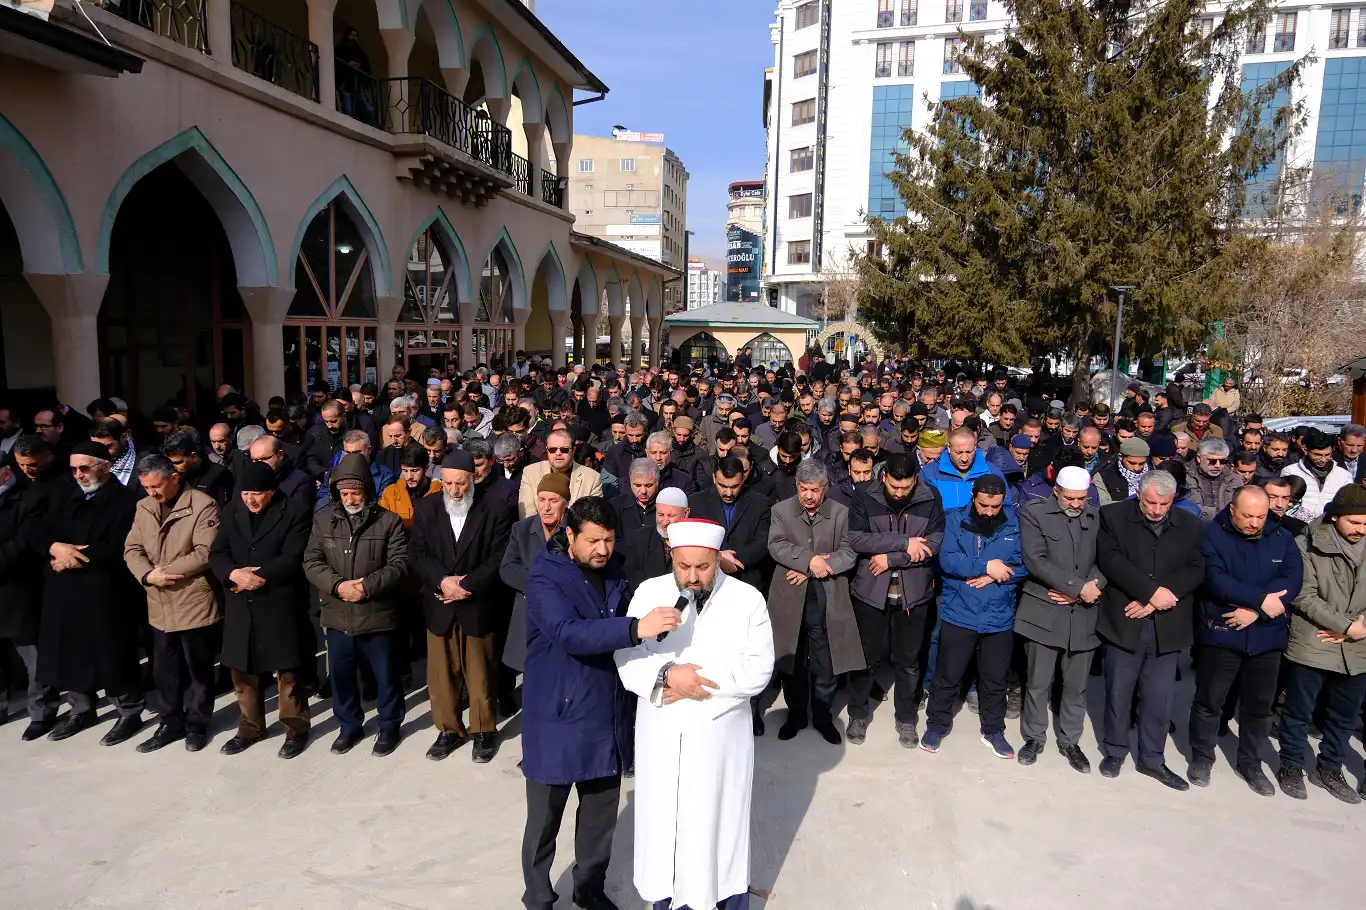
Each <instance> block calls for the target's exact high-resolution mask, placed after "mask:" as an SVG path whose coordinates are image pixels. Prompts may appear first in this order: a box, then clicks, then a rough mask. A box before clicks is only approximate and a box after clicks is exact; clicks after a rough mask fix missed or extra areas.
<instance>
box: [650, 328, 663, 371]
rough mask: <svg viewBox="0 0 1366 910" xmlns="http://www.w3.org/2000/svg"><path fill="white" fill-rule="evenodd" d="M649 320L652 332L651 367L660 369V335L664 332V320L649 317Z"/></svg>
mask: <svg viewBox="0 0 1366 910" xmlns="http://www.w3.org/2000/svg"><path fill="white" fill-rule="evenodd" d="M647 321H648V323H649V329H648V331H649V333H650V369H652V370H657V369H659V336H660V335H661V334H662V333H661V331H660V330H661V329H662V328H663V327H664V321H663V320H661V319H648V320H647Z"/></svg>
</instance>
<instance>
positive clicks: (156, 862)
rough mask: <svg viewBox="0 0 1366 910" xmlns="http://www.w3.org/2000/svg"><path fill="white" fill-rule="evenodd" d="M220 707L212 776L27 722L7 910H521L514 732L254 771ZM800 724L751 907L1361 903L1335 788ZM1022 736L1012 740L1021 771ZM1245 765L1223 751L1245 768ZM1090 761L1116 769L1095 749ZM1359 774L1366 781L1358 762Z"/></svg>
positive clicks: (773, 779)
mask: <svg viewBox="0 0 1366 910" xmlns="http://www.w3.org/2000/svg"><path fill="white" fill-rule="evenodd" d="M1186 679H1187V680H1188V682H1187V683H1186V684H1185V687H1184V688H1183V689H1182V691H1181V693H1180V694H1179V696H1178V701H1177V704H1178V706H1179V709H1178V714H1179V719H1178V726H1180V725H1182V724H1184V721H1185V706H1186V705H1188V704H1189V701H1190V691H1189V687H1190V683H1189V680H1190V674H1189V673H1187V674H1186ZM1092 683H1093V685H1092V692H1091V696H1092V717H1093V718H1095V717H1097V716H1098V715H1097V713H1096V709H1097V708H1098V704H1097V701H1098V696H1099V694H1100V693H1099V685H1098V684H1099V680H1092ZM218 707H219V712H218V714H217V715H216V716H215V732H214V737H213V741H212V743H211V744H210V746H209V748H208V749H206V750H205V751H204V752H202V753H199V754H193V755H192V754H189V753H187V752H185V751H184V749H183V748H182V747H181V746H180V745H179V744H176V745H174V746H172V747H170V748H167V749H165V750H163V751H161V752H158V753H154V754H151V755H139V754H137V753H136V752H135V751H134V746H135V745H136V743H138V742H141V741H142V739H144V738H145V737H146V736H147V735H150V733H151V730H152V729H153V728H152V727H151V726H150V725H149V726H148V728H147V729H146V731H145V732H144V733H142V734H139V736H138V737H136V738H135V739H134V740H133V741H132V742H129V743H126V744H124V745H122V746H119V747H116V748H112V749H106V748H102V747H101V746H100V745H99V744H98V740H99V738H100V737H101V736H102V735H103V734H104V733H105V732H106V731H107V730H108V729H109V726H110V723H111V722H112V711H110V710H109V709H104V710H103V711H102V718H103V720H102V722H101V724H100V726H98V727H96V728H94V729H92V730H88V731H86V732H83V733H81V734H79V735H78V736H77V737H75V738H73V739H71V740H67V741H66V742H61V743H53V742H48V741H47V740H40V741H37V742H34V743H24V742H21V741H20V739H19V734H20V732H21V730H22V728H23V724H24V721H23V718H22V717H13V718H12V719H11V721H10V723H9V724H7V725H6V726H4V727H3V728H0V812H2V813H3V837H2V838H0V842H3V843H4V846H5V850H4V853H5V855H6V857H7V862H6V863H4V864H3V866H0V895H3V896H2V897H0V906H3V907H4V908H6V910H30V908H32V910H49V908H66V907H70V908H96V907H98V908H125V907H126V908H133V907H138V908H160V907H164V908H177V910H181V908H250V907H269V908H320V910H322V908H329V910H330V908H433V910H448V908H451V907H476V908H499V910H501V908H517V907H520V906H521V904H520V895H521V887H522V886H521V873H520V865H519V845H520V839H521V831H522V823H523V819H524V814H523V790H522V776H521V773H520V772H519V771H518V768H517V761H518V757H519V749H520V740H519V737H518V735H517V731H518V727H519V721H518V719H517V718H514V719H512V720H511V721H509V722H508V724H507V726H506V732H505V740H504V743H503V746H502V749H501V751H500V752H499V754H498V756H497V758H495V759H494V761H493V762H492V764H490V765H485V766H476V765H473V764H472V763H471V762H470V759H469V748H468V747H465V748H463V749H461V750H460V751H459V752H457V753H456V754H455V755H453V756H452V757H451V758H450V759H448V760H446V761H444V762H430V761H427V760H426V759H425V758H424V757H423V753H424V752H425V750H426V748H427V746H428V745H429V744H430V742H431V739H432V738H433V733H432V729H431V724H430V718H429V716H428V712H427V703H426V696H425V691H419V692H416V693H414V694H412V695H410V696H409V698H408V707H409V711H408V715H407V722H406V725H405V727H404V733H405V735H406V736H407V737H409V738H407V739H405V741H404V742H403V744H402V745H401V746H400V747H399V749H398V751H397V752H396V753H395V754H394V755H392V756H390V757H389V758H387V759H378V758H374V757H372V756H371V755H370V754H369V751H370V746H371V744H372V741H373V738H370V739H367V740H366V741H364V742H363V743H362V744H361V745H360V746H357V748H356V749H355V750H354V751H353V752H351V754H349V755H344V756H336V755H332V754H330V753H329V752H328V746H329V745H330V743H331V740H332V738H333V736H335V729H336V727H335V723H334V722H333V720H332V717H331V713H330V711H328V710H326V707H327V706H326V702H324V703H322V705H321V706H320V709H319V708H318V707H315V712H316V713H315V721H314V731H315V736H314V741H313V743H312V745H310V747H309V749H308V751H307V752H306V753H304V755H302V756H301V757H300V758H298V759H296V760H294V761H292V762H285V761H281V760H280V759H278V758H276V756H275V750H276V749H277V748H278V747H279V744H280V743H281V742H282V738H281V736H280V734H279V732H278V726H277V727H275V728H273V731H272V732H273V735H272V737H271V738H270V739H269V740H267V741H265V742H263V743H261V744H258V745H257V746H255V747H253V748H252V749H250V750H248V751H247V752H246V753H244V754H242V755H240V756H236V757H233V758H229V757H226V756H223V755H220V754H218V747H219V746H221V745H222V743H223V742H224V741H226V740H227V738H228V737H229V736H230V735H231V730H232V728H233V726H234V724H235V720H236V708H235V707H234V706H233V704H232V700H231V698H230V697H229V698H220V699H219V701H218ZM268 707H273V704H272V705H269V706H268ZM784 713H785V712H784V709H783V708H782V707H781V702H780V703H779V705H778V706H777V707H776V708H774V709H772V710H770V712H769V714H768V727H769V729H768V735H767V736H765V737H764V738H763V739H761V740H759V741H758V769H757V772H756V780H755V800H754V851H753V869H754V873H753V879H754V887H755V889H756V890H761V891H764V892H769V893H771V897H770V898H769V899H768V900H767V901H761V900H755V901H754V906H755V907H756V908H768V910H778V908H803V910H805V908H839V910H857V908H870V910H871V908H877V910H882V908H887V910H891V908H897V910H905V908H927V910H986V908H992V910H1092V908H1102V907H1103V908H1106V910H1126V908H1135V910H1139V908H1142V910H1152V908H1171V910H1185V908H1200V910H1207V908H1208V910H1212V908H1224V907H1227V908H1240V910H1247V908H1280V907H1287V906H1294V907H1306V908H1315V910H1333V908H1348V907H1359V906H1360V902H1361V890H1360V882H1359V879H1358V878H1357V875H1356V873H1357V870H1359V868H1360V866H1359V865H1358V863H1360V862H1361V856H1362V845H1363V842H1364V840H1363V838H1364V835H1366V806H1358V807H1352V806H1346V805H1343V804H1341V803H1339V802H1337V801H1336V800H1334V799H1333V798H1332V797H1330V796H1329V795H1328V794H1327V793H1326V792H1324V791H1322V790H1319V789H1317V788H1313V787H1311V788H1310V794H1309V800H1308V802H1304V803H1300V802H1295V801H1293V800H1290V799H1287V798H1285V797H1284V796H1281V795H1280V794H1279V793H1278V794H1277V795H1276V796H1275V797H1274V798H1272V799H1264V798H1261V797H1258V796H1256V795H1254V794H1253V793H1252V792H1251V791H1250V790H1248V788H1247V787H1246V785H1244V784H1243V783H1242V782H1241V781H1240V780H1238V779H1237V778H1235V777H1234V775H1233V773H1232V770H1231V769H1230V768H1229V766H1228V765H1227V764H1226V763H1225V762H1223V761H1221V762H1220V764H1219V766H1218V767H1217V768H1216V771H1215V777H1214V781H1213V784H1212V785H1211V786H1210V787H1209V788H1208V789H1207V790H1192V791H1191V792H1188V793H1176V792H1172V791H1170V790H1167V789H1166V788H1164V787H1162V786H1161V785H1159V784H1158V783H1157V782H1156V781H1153V780H1150V779H1148V778H1146V777H1141V776H1140V775H1138V774H1137V773H1135V772H1134V770H1133V766H1132V764H1130V765H1128V766H1127V767H1126V768H1125V771H1124V773H1123V774H1122V775H1121V776H1120V777H1119V778H1118V779H1117V780H1105V779H1103V778H1101V777H1100V776H1099V774H1097V773H1095V772H1093V773H1092V774H1090V775H1087V776H1082V775H1079V774H1077V773H1075V772H1073V771H1072V770H1071V769H1070V768H1069V767H1068V766H1067V764H1066V762H1065V760H1064V759H1063V758H1062V756H1060V755H1059V754H1058V753H1057V751H1056V749H1054V748H1053V746H1052V744H1051V743H1050V746H1049V748H1048V750H1047V751H1046V752H1045V753H1044V754H1043V756H1042V757H1041V758H1040V760H1039V762H1038V764H1036V765H1035V766H1033V767H1032V768H1023V767H1021V766H1019V765H1018V764H1017V763H1015V762H1014V761H1009V762H1007V761H1000V760H998V759H996V758H994V757H993V756H992V755H991V753H990V752H989V750H988V749H987V748H986V747H985V746H983V745H981V744H980V743H979V741H978V736H977V732H976V718H975V717H973V716H972V715H971V714H967V713H961V714H960V715H959V719H958V726H957V727H956V728H955V732H954V733H953V734H951V735H950V736H949V738H948V739H947V740H946V742H945V745H944V747H943V749H942V750H941V751H940V752H939V753H938V754H935V755H930V754H927V753H924V752H921V751H919V750H916V751H914V752H907V751H905V750H903V749H901V748H900V747H899V746H898V745H897V742H896V736H895V734H894V732H893V729H892V718H891V705H890V703H888V704H883V705H881V706H879V708H878V710H877V712H876V714H875V717H874V721H873V725H872V728H871V730H870V732H869V736H868V741H867V743H866V744H865V745H862V746H849V745H847V744H845V745H841V746H838V747H836V746H829V745H827V744H826V743H825V742H824V741H823V740H821V739H820V738H819V737H818V736H817V735H816V734H815V733H814V732H812V731H809V730H808V731H805V732H803V733H802V734H801V735H799V736H798V737H797V738H796V739H795V740H793V741H792V742H787V743H780V742H778V740H777V736H776V733H777V727H778V725H779V724H780V723H781V721H782V718H783V716H784ZM372 728H373V720H372V722H371V724H370V725H369V726H367V732H372ZM1018 733H1019V731H1018V726H1017V724H1016V723H1015V722H1013V721H1012V722H1010V723H1009V725H1008V735H1009V736H1010V738H1011V741H1012V743H1014V744H1015V746H1016V747H1017V748H1018V747H1019V745H1020V739H1019V735H1018ZM1175 740H1176V741H1175V742H1174V743H1172V744H1171V745H1169V747H1168V753H1167V755H1168V763H1169V764H1170V765H1171V766H1172V767H1173V768H1174V769H1176V770H1178V771H1183V772H1184V770H1185V767H1186V761H1185V759H1184V758H1183V757H1182V755H1181V754H1180V753H1181V751H1182V750H1184V748H1185V734H1184V730H1182V731H1180V732H1178V734H1177V736H1176V737H1175ZM1231 744H1232V741H1231V740H1226V741H1225V742H1224V743H1222V744H1221V746H1222V749H1223V752H1224V754H1225V755H1226V756H1227V755H1228V754H1229V749H1230V746H1231ZM1354 746H1358V747H1359V743H1357V742H1356V741H1355V740H1354ZM1085 748H1086V751H1087V753H1088V754H1089V755H1090V756H1091V758H1092V762H1093V764H1098V763H1099V755H1098V752H1097V749H1096V745H1095V738H1094V734H1093V732H1092V730H1091V728H1090V727H1089V726H1088V730H1087V734H1086V738H1085ZM1348 770H1349V772H1350V774H1351V776H1352V778H1353V779H1354V780H1355V779H1356V777H1357V776H1358V775H1359V774H1360V772H1361V770H1362V769H1361V762H1360V760H1359V758H1354V760H1353V763H1352V765H1351V766H1349V769H1348ZM639 823H640V820H638V819H636V818H635V816H634V811H633V801H632V799H631V794H630V786H629V783H628V786H627V787H626V788H625V792H624V796H623V803H622V807H621V815H620V822H619V825H618V828H617V836H616V845H615V850H614V855H613V860H612V868H611V872H610V876H609V880H608V888H609V893H610V894H611V896H612V897H613V898H614V899H615V900H616V901H617V903H618V904H619V905H620V906H621V907H622V908H623V910H639V908H641V907H643V906H644V904H643V902H641V901H640V900H639V899H638V898H637V896H636V894H635V890H634V888H633V887H632V886H631V881H630V879H631V833H632V830H633V828H634V826H635V825H636V824H639ZM572 830H573V826H572V803H571V812H569V813H566V824H565V826H564V829H563V831H562V832H561V837H560V846H559V855H558V857H557V861H556V873H555V874H556V881H557V889H558V890H559V892H560V894H561V901H560V904H559V907H561V908H569V907H570V906H571V904H570V900H569V892H570V884H569V876H568V867H569V863H570V861H571V855H572Z"/></svg>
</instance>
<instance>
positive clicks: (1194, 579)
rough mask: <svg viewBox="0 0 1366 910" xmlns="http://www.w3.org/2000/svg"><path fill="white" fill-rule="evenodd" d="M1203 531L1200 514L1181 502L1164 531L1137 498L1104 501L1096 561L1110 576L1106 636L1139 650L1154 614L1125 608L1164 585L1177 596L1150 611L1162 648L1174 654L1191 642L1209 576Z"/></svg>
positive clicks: (1103, 603)
mask: <svg viewBox="0 0 1366 910" xmlns="http://www.w3.org/2000/svg"><path fill="white" fill-rule="evenodd" d="M1203 533H1204V530H1203V528H1202V526H1201V523H1200V519H1199V518H1198V517H1196V516H1194V515H1192V514H1190V513H1189V512H1183V511H1181V510H1179V509H1177V508H1175V507H1173V508H1172V509H1170V510H1169V511H1168V513H1167V521H1166V524H1165V525H1164V526H1163V529H1162V532H1161V534H1158V535H1154V534H1153V532H1152V529H1151V528H1149V527H1148V525H1147V522H1146V521H1144V519H1143V513H1142V511H1141V510H1140V508H1139V503H1138V500H1137V499H1126V500H1124V501H1123V502H1117V503H1114V504H1113V505H1108V506H1103V507H1101V510H1100V536H1099V537H1098V538H1097V539H1096V565H1097V566H1099V567H1100V570H1101V572H1103V573H1105V578H1106V580H1107V581H1108V582H1109V584H1108V585H1107V586H1106V588H1105V593H1104V596H1102V597H1101V599H1100V620H1099V622H1098V623H1097V626H1096V631H1097V633H1099V635H1100V637H1101V638H1103V639H1105V640H1106V641H1107V642H1109V643H1110V644H1113V645H1116V646H1117V647H1120V648H1123V649H1124V650H1126V651H1137V650H1138V649H1139V648H1140V647H1141V646H1142V641H1143V639H1142V636H1143V624H1144V623H1145V622H1147V621H1148V620H1147V619H1131V618H1129V617H1128V616H1125V615H1124V608H1125V607H1126V606H1128V605H1129V602H1130V601H1138V602H1139V603H1141V604H1146V603H1147V602H1148V601H1149V600H1151V599H1152V596H1153V593H1154V592H1156V591H1157V589H1158V588H1166V589H1167V590H1168V591H1171V592H1172V594H1174V595H1176V597H1177V602H1176V605H1175V606H1173V607H1172V608H1171V609H1169V610H1156V611H1154V612H1153V613H1152V614H1151V616H1150V617H1149V619H1152V620H1153V622H1154V624H1155V625H1156V628H1157V652H1158V653H1159V654H1170V653H1171V652H1173V651H1180V650H1181V649H1182V648H1185V647H1186V646H1187V645H1189V644H1190V643H1191V641H1192V640H1193V638H1194V631H1193V626H1194V619H1193V616H1194V603H1195V592H1196V590H1197V589H1198V588H1199V587H1200V585H1201V583H1202V582H1204V580H1205V558H1204V556H1202V555H1201V553H1200V540H1201V535H1202V534H1203Z"/></svg>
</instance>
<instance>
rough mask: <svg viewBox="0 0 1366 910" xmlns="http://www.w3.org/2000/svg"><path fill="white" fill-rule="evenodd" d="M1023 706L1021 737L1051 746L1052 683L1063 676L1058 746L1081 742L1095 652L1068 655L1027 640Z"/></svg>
mask: <svg viewBox="0 0 1366 910" xmlns="http://www.w3.org/2000/svg"><path fill="white" fill-rule="evenodd" d="M1024 652H1025V659H1026V660H1027V661H1028V669H1027V670H1026V671H1025V684H1024V705H1023V707H1022V710H1021V711H1020V735H1022V736H1023V737H1024V738H1025V739H1026V740H1031V739H1032V740H1037V741H1038V742H1041V743H1046V742H1048V706H1049V703H1050V702H1051V701H1052V700H1053V681H1054V680H1055V679H1056V678H1057V676H1058V675H1059V674H1060V673H1061V675H1062V698H1061V699H1059V701H1058V713H1057V717H1056V718H1055V720H1056V722H1057V727H1058V745H1059V746H1075V745H1078V744H1080V742H1081V733H1082V727H1083V725H1084V724H1085V723H1086V684H1087V682H1089V681H1090V678H1091V658H1092V657H1094V656H1095V655H1094V654H1093V652H1092V651H1069V650H1067V649H1066V648H1054V647H1052V646H1051V645H1044V644H1040V643H1039V642H1037V641H1030V640H1029V639H1025V642H1024Z"/></svg>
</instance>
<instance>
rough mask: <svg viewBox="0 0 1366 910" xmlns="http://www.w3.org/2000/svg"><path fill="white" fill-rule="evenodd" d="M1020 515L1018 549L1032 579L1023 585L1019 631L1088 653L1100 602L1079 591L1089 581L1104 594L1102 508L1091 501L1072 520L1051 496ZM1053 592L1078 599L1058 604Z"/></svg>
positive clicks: (1095, 643) (1096, 644)
mask: <svg viewBox="0 0 1366 910" xmlns="http://www.w3.org/2000/svg"><path fill="white" fill-rule="evenodd" d="M1017 517H1018V518H1019V522H1020V551H1021V555H1022V557H1023V559H1024V567H1025V569H1026V570H1027V571H1028V572H1029V577H1028V578H1026V579H1025V580H1024V584H1023V585H1022V586H1021V589H1020V590H1021V593H1020V605H1019V608H1018V610H1017V611H1016V614H1015V633H1016V634H1017V635H1022V636H1024V637H1025V638H1027V639H1029V640H1030V641H1036V642H1038V643H1039V644H1042V645H1048V646H1049V647H1051V648H1065V649H1067V650H1069V651H1090V650H1092V649H1093V648H1097V647H1099V646H1100V639H1099V638H1098V637H1097V636H1096V623H1097V621H1098V620H1099V618H1100V601H1099V600H1097V601H1096V602H1095V603H1091V604H1088V603H1086V602H1085V601H1083V600H1081V589H1082V588H1083V587H1085V586H1086V583H1087V582H1088V581H1091V580H1095V581H1096V582H1097V584H1099V585H1100V587H1101V591H1102V594H1103V593H1104V590H1105V576H1104V574H1103V573H1102V572H1101V571H1100V569H1099V568H1098V567H1097V566H1096V540H1097V538H1098V536H1099V534H1100V508H1099V506H1097V505H1095V504H1094V503H1088V504H1087V505H1086V507H1085V508H1084V509H1082V513H1081V515H1079V516H1078V517H1077V518H1075V519H1070V518H1068V517H1067V515H1066V514H1065V513H1064V512H1063V510H1062V504H1061V503H1059V502H1058V498H1057V497H1056V496H1050V497H1049V498H1048V499H1040V500H1037V501H1035V502H1031V503H1030V504H1029V505H1027V506H1025V507H1023V508H1022V509H1020V511H1019V514H1018V516H1017ZM1073 522H1075V524H1073ZM1074 531H1075V536H1074V533H1073V532H1074ZM1049 591H1057V592H1058V593H1060V594H1066V595H1067V596H1068V597H1071V598H1072V599H1073V601H1074V602H1073V603H1071V604H1060V603H1057V602H1055V601H1054V600H1053V599H1052V598H1050V597H1049V596H1048V592H1049Z"/></svg>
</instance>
